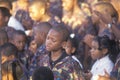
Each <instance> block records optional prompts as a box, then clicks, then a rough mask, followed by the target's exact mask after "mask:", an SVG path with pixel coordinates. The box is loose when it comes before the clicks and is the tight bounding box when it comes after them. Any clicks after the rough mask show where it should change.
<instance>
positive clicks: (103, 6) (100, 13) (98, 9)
mask: <svg viewBox="0 0 120 80" xmlns="http://www.w3.org/2000/svg"><path fill="white" fill-rule="evenodd" d="M106 16H107V17H106ZM100 17H103V18H104V19H102V18H100ZM108 17H109V18H110V19H111V21H112V22H114V23H115V22H117V21H118V13H117V11H116V10H115V8H114V7H113V5H112V4H111V3H109V2H98V3H96V4H94V5H93V6H92V18H93V22H94V23H96V22H98V21H99V20H102V21H104V20H107V19H106V18H108Z"/></svg>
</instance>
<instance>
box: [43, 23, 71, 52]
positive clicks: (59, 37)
mask: <svg viewBox="0 0 120 80" xmlns="http://www.w3.org/2000/svg"><path fill="white" fill-rule="evenodd" d="M68 37H69V31H68V29H67V28H66V26H64V24H59V25H57V26H54V27H52V29H50V31H49V32H48V35H47V38H46V44H45V45H46V49H47V50H48V51H50V52H51V51H59V50H62V49H63V46H65V44H66V41H67V39H68Z"/></svg>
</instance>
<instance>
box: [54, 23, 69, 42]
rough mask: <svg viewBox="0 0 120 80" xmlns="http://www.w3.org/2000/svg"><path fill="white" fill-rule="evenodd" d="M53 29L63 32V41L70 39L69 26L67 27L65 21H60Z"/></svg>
mask: <svg viewBox="0 0 120 80" xmlns="http://www.w3.org/2000/svg"><path fill="white" fill-rule="evenodd" d="M52 29H53V30H55V31H57V32H59V33H60V34H62V40H63V41H67V40H68V38H69V34H70V31H69V30H68V28H67V27H66V25H65V24H64V23H60V24H58V25H56V26H53V27H52Z"/></svg>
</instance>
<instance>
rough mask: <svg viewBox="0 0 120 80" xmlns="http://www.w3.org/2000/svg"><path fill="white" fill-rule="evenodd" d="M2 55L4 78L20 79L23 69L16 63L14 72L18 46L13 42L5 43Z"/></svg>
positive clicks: (6, 79) (3, 79)
mask: <svg viewBox="0 0 120 80" xmlns="http://www.w3.org/2000/svg"><path fill="white" fill-rule="evenodd" d="M1 55H2V61H1V63H2V80H18V79H19V78H20V77H21V75H22V71H21V69H20V66H18V65H16V67H14V70H15V69H16V68H17V70H16V71H15V72H13V68H12V67H13V66H12V63H13V62H14V60H15V58H16V55H17V48H16V47H15V46H14V45H13V44H11V43H5V44H4V45H3V46H1Z"/></svg>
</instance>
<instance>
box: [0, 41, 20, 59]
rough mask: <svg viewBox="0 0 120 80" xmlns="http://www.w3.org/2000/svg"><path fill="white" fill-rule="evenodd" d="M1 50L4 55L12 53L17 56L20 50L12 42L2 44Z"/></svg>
mask: <svg viewBox="0 0 120 80" xmlns="http://www.w3.org/2000/svg"><path fill="white" fill-rule="evenodd" d="M0 52H1V54H2V55H4V56H7V57H9V56H11V55H14V56H16V55H17V52H18V50H17V47H16V46H15V45H13V44H12V43H5V44H4V45H2V46H1V49H0Z"/></svg>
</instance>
